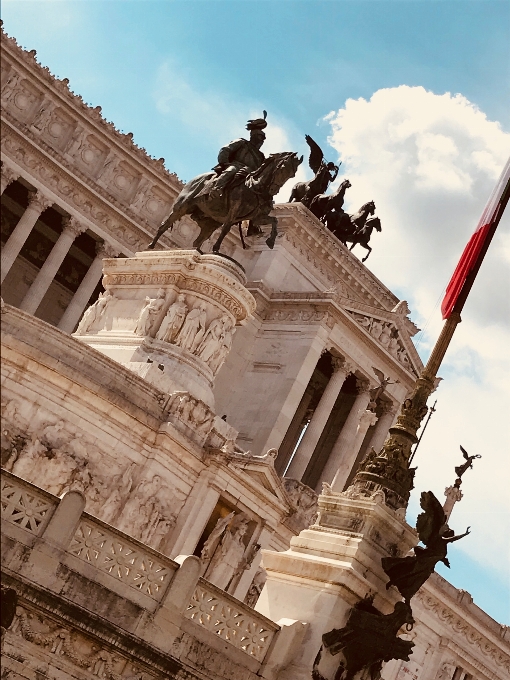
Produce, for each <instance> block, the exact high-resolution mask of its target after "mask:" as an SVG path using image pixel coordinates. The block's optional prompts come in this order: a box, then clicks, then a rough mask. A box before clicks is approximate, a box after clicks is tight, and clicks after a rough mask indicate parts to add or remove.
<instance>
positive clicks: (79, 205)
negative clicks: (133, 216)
mask: <svg viewBox="0 0 510 680" xmlns="http://www.w3.org/2000/svg"><path fill="white" fill-rule="evenodd" d="M2 145H3V149H4V150H5V152H6V154H7V155H8V156H10V157H11V158H13V159H14V160H15V161H16V163H18V165H20V166H21V167H22V168H23V169H24V170H25V171H26V173H27V175H28V176H33V177H35V178H36V179H37V180H38V181H39V182H41V183H42V184H44V185H45V186H47V187H48V188H49V189H51V191H52V192H53V193H54V194H55V195H56V196H58V197H59V199H60V200H61V202H62V205H63V206H66V205H69V206H71V207H72V208H74V209H75V210H77V211H78V212H79V213H80V214H81V215H83V217H84V218H86V219H89V220H90V221H91V222H92V223H93V224H95V225H97V226H98V227H99V228H100V230H102V231H105V232H106V233H108V234H111V236H112V237H113V238H117V239H118V240H119V241H120V242H122V243H124V244H126V248H127V249H131V250H132V251H135V250H143V248H145V247H146V245H147V242H148V239H149V236H150V231H149V228H147V231H144V230H142V229H140V227H139V226H138V225H137V224H135V222H134V220H133V223H129V222H127V221H126V220H125V218H123V216H122V215H121V214H119V213H118V212H116V211H114V210H112V209H111V207H110V206H109V205H108V203H112V201H111V200H110V195H109V194H108V192H106V191H104V190H103V193H104V198H105V200H103V201H102V200H98V199H97V197H96V196H95V195H94V193H92V192H90V191H88V190H87V188H85V187H83V186H82V185H80V183H79V182H78V181H77V180H76V179H75V177H77V178H78V179H79V180H81V179H83V178H82V177H80V173H79V172H77V171H76V170H75V169H74V168H70V172H71V174H69V173H66V172H64V171H62V169H60V168H59V167H58V166H57V165H54V164H53V163H52V162H51V161H49V160H48V159H47V158H45V157H44V156H43V155H42V153H41V152H40V151H38V150H37V149H35V148H34V147H31V146H29V145H28V144H27V143H26V142H25V140H23V138H22V137H21V136H19V135H17V134H13V131H10V130H8V129H4V130H2ZM73 175H75V177H73Z"/></svg>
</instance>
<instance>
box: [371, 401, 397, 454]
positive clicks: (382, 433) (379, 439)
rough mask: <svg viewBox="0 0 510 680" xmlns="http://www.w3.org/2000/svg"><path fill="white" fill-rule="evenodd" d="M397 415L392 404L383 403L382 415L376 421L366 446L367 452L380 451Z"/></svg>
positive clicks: (395, 408)
mask: <svg viewBox="0 0 510 680" xmlns="http://www.w3.org/2000/svg"><path fill="white" fill-rule="evenodd" d="M396 414H397V406H396V405H395V404H393V403H392V402H385V403H384V405H383V411H382V414H381V415H380V417H379V420H378V421H377V426H376V428H375V430H374V432H373V434H372V437H371V439H370V442H369V444H368V451H370V449H375V450H376V451H380V450H381V449H382V446H383V444H384V442H385V440H386V437H387V435H388V430H389V429H390V427H391V426H392V425H393V421H394V420H395V416H396Z"/></svg>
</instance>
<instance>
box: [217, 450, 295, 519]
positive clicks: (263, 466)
mask: <svg viewBox="0 0 510 680" xmlns="http://www.w3.org/2000/svg"><path fill="white" fill-rule="evenodd" d="M273 452H276V453H273ZM277 453H278V452H277V450H276V449H269V451H268V452H267V453H266V454H264V455H263V456H253V455H251V453H249V452H247V453H244V454H243V453H238V452H236V453H234V454H233V456H232V459H231V462H230V464H231V465H232V466H233V467H235V468H238V469H241V470H242V471H243V476H245V477H248V478H250V480H253V481H254V482H255V483H256V484H257V485H258V486H259V487H262V488H263V489H265V490H266V491H268V492H269V493H270V494H272V495H273V496H275V497H276V498H278V500H279V501H281V502H282V503H284V504H285V505H287V506H288V507H289V509H290V508H291V507H292V504H291V501H290V498H289V496H288V494H287V492H286V490H285V487H284V485H283V483H282V480H281V478H280V477H279V476H278V474H277V473H276V471H275V469H274V461H275V458H276V454H277Z"/></svg>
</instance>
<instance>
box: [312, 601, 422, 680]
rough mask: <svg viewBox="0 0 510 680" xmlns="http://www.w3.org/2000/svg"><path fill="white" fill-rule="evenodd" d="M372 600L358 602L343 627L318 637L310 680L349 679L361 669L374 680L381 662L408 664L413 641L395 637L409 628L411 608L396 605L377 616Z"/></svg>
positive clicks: (410, 627)
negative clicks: (402, 662)
mask: <svg viewBox="0 0 510 680" xmlns="http://www.w3.org/2000/svg"><path fill="white" fill-rule="evenodd" d="M373 600H374V596H373V595H372V596H369V597H365V599H363V600H360V601H359V602H358V603H357V604H355V605H354V607H353V608H352V609H351V610H350V612H349V616H348V618H347V622H346V624H345V626H344V627H343V628H334V629H333V630H330V631H329V632H327V633H325V634H324V635H323V636H322V646H321V648H320V650H319V653H318V654H317V656H316V657H315V661H314V664H313V670H312V680H352V679H353V678H354V676H355V675H356V674H357V673H358V672H359V671H361V670H362V669H367V670H368V671H369V673H370V677H372V678H377V677H380V674H379V673H380V670H381V667H382V664H383V663H384V662H386V661H391V659H402V660H405V661H409V658H410V655H411V653H412V649H413V647H414V642H411V641H410V640H404V639H403V638H400V637H398V635H397V634H398V632H399V630H400V629H401V628H402V626H403V625H404V624H405V625H406V629H407V631H410V630H411V629H412V627H413V624H414V619H413V616H412V612H411V607H410V606H409V605H408V604H406V603H404V602H397V603H396V605H395V607H394V609H393V611H392V612H391V614H381V612H380V611H379V610H378V609H376V608H375V607H374V605H373Z"/></svg>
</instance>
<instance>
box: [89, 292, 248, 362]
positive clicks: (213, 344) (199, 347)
mask: <svg viewBox="0 0 510 680" xmlns="http://www.w3.org/2000/svg"><path fill="white" fill-rule="evenodd" d="M114 299H115V296H114V295H113V294H112V293H111V292H110V291H106V292H104V293H101V295H100V296H99V298H98V299H97V300H96V302H95V303H94V304H93V305H91V306H90V307H89V308H88V309H87V310H86V311H85V313H84V314H83V317H82V319H81V321H80V323H79V325H78V328H77V329H76V334H77V335H84V334H86V333H89V332H90V331H91V330H92V327H93V326H94V327H95V330H99V326H100V323H99V322H100V321H101V320H102V319H104V315H105V311H106V309H107V307H108V305H109V304H110V303H111V302H112V301H113V300H114ZM165 302H166V291H165V290H164V289H163V288H160V290H158V292H157V294H156V297H155V298H151V297H148V296H147V297H146V298H145V304H144V305H143V307H142V309H141V310H140V313H139V315H138V318H137V320H136V325H135V328H134V332H135V333H136V334H137V335H139V336H142V337H145V336H147V335H150V334H151V333H152V332H153V331H154V329H155V327H156V325H157V322H158V320H159V318H160V314H161V312H162V310H163V307H164V305H165ZM234 332H235V328H234V323H233V321H232V319H230V317H229V316H227V315H226V314H224V315H223V316H221V317H218V318H216V319H213V320H212V321H211V322H210V323H209V325H207V306H206V304H205V302H199V303H198V306H197V307H194V308H193V309H189V307H188V305H187V304H186V297H185V295H184V294H183V293H180V294H179V295H177V298H176V300H175V302H174V303H173V304H171V305H170V307H169V308H168V311H167V313H166V314H165V317H164V318H163V321H162V322H161V326H160V327H159V329H158V331H157V333H156V335H155V337H156V339H157V340H160V341H161V342H167V343H170V344H173V345H176V346H177V347H181V348H182V349H183V350H186V351H187V352H190V353H191V354H194V355H195V356H197V357H199V358H200V359H202V361H204V362H205V363H206V364H207V365H208V366H209V368H210V369H211V371H212V372H213V373H214V374H216V373H217V371H218V370H219V369H220V367H221V365H222V364H223V362H224V361H225V359H226V357H227V355H228V353H229V351H230V348H231V346H232V339H233V335H234Z"/></svg>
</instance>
